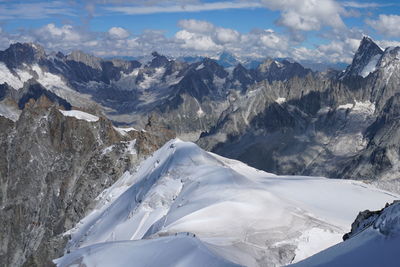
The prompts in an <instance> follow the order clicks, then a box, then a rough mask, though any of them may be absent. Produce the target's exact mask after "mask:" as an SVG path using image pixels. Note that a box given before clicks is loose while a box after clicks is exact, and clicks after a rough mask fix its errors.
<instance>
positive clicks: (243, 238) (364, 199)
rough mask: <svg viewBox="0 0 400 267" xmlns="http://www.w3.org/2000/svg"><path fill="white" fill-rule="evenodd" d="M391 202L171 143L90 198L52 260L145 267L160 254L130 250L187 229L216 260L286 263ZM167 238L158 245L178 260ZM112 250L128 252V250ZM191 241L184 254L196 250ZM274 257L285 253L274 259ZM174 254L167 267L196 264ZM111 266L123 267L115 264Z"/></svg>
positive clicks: (350, 186) (358, 185) (371, 191)
mask: <svg viewBox="0 0 400 267" xmlns="http://www.w3.org/2000/svg"><path fill="white" fill-rule="evenodd" d="M396 197H397V196H395V195H392V194H390V193H388V192H385V191H382V190H378V189H376V188H374V187H372V186H369V185H366V184H364V183H362V182H358V181H352V180H336V179H326V178H320V177H303V176H276V175H274V174H270V173H266V172H263V171H259V170H256V169H254V168H251V167H249V166H247V165H245V164H243V163H241V162H238V161H235V160H230V159H226V158H223V157H221V156H217V155H215V154H212V153H208V152H205V151H203V150H201V149H200V148H199V147H197V146H196V145H195V144H193V143H190V142H182V141H180V140H177V139H176V140H171V141H170V142H168V143H167V144H166V145H164V146H163V147H162V148H161V149H160V150H158V151H157V152H155V153H154V155H153V156H152V157H150V158H148V159H147V160H146V161H144V162H143V163H142V164H141V166H140V168H139V169H138V170H137V172H136V173H134V174H131V173H129V172H126V173H124V175H123V176H122V177H121V178H120V179H119V180H118V181H117V182H116V183H115V184H114V185H113V186H112V187H110V188H109V189H107V190H105V191H104V192H103V193H102V194H101V195H100V196H99V197H98V198H97V200H98V205H97V207H96V208H95V209H94V210H93V211H92V212H91V213H90V214H89V215H88V216H87V217H85V218H84V219H83V220H82V221H81V222H79V223H78V224H77V226H76V227H75V228H73V229H71V230H70V231H68V232H67V233H66V234H71V240H70V242H69V244H68V246H67V249H68V250H70V251H71V253H70V254H66V255H65V256H64V257H63V258H61V259H58V260H57V261H56V262H57V263H58V266H72V263H75V264H76V263H77V262H79V261H82V262H85V263H86V264H87V265H86V266H109V265H107V264H106V263H105V262H103V261H98V262H96V264H94V263H93V261H92V260H95V259H96V258H97V257H103V258H104V257H113V258H116V259H117V260H118V259H122V258H123V259H128V258H129V259H130V260H131V262H137V261H136V260H137V259H138V258H137V256H135V255H142V258H140V259H141V260H140V261H142V260H143V262H148V261H147V260H150V259H148V257H150V258H151V259H152V260H153V261H151V263H149V264H147V265H146V266H161V265H160V264H159V263H160V262H163V260H164V257H163V256H162V255H164V254H162V255H161V256H160V255H159V254H152V252H151V251H154V250H152V249H154V248H149V250H147V249H146V248H145V246H144V247H141V246H139V245H137V246H136V244H141V243H140V242H143V244H145V243H146V242H154V244H161V243H163V241H162V240H166V239H163V238H164V237H163V236H169V237H168V239H167V240H171V242H172V240H175V239H176V238H178V237H176V236H175V234H176V233H180V232H190V233H193V234H195V235H196V238H198V239H199V240H200V241H201V242H202V243H203V244H204V246H206V247H207V249H209V250H210V251H212V253H214V254H215V255H218V258H221V257H222V258H224V259H226V260H228V261H231V262H234V263H236V264H240V265H244V266H265V265H266V263H268V264H269V265H268V266H279V265H282V264H289V263H290V262H291V261H290V259H291V258H290V256H292V257H294V258H295V261H299V260H302V259H304V258H306V257H309V256H311V255H313V254H315V253H317V252H319V251H321V250H323V249H325V248H328V247H330V246H332V245H334V244H336V243H338V242H339V241H340V238H341V236H342V235H343V234H344V233H345V232H348V231H349V230H350V225H351V223H352V222H353V221H354V219H355V217H356V216H357V214H358V212H359V211H361V210H365V209H380V208H382V207H383V206H384V204H385V203H386V202H391V201H392V200H393V199H395V198H396ZM147 239H151V241H149V240H147ZM129 240H132V241H129ZM134 240H136V241H134ZM137 240H141V241H137ZM194 240H196V239H194ZM120 241H125V242H124V243H120ZM175 241H176V240H175ZM175 241H174V242H175ZM200 241H199V242H200ZM115 242H117V243H115ZM130 242H131V243H130ZM174 242H172V243H171V245H170V246H168V249H171V250H172V251H175V252H174V253H180V254H181V257H184V255H186V254H185V253H186V252H184V251H182V252H180V246H179V245H177V247H176V248H173V246H174V245H173V244H175V243H174ZM176 242H178V241H176ZM193 242H197V241H193ZM178 243H179V242H178ZM119 244H124V245H123V246H124V247H129V248H132V249H131V250H129V251H131V252H130V253H131V254H129V255H128V254H126V253H123V252H122V250H123V251H126V248H123V247H122V246H120V245H119ZM196 244H197V245H196V246H194V247H195V248H194V250H195V251H196V252H194V251H193V252H191V253H192V254H193V255H197V254H198V253H202V252H201V251H197V250H199V249H200V250H204V247H203V246H202V245H201V246H200V245H198V243H196ZM155 246H156V245H155ZM156 247H157V246H156ZM136 248H137V249H136ZM157 248H158V247H157ZM160 250H161V251H162V249H160ZM157 251H158V250H157ZM282 251H285V252H288V253H289V254H290V253H292V254H290V255H289V257H288V259H283V260H282V259H281V252H282ZM174 253H172V254H171V255H172V256H171V257H172V258H174V257H175V255H176V254H174ZM106 255H107V256H106ZM146 255H147V256H146ZM149 255H152V256H149ZM202 257H203V256H201V258H202ZM177 258H178V259H177V262H176V263H175V265H171V266H196V265H191V264H192V262H190V261H187V262H186V264H182V262H181V261H180V260H179V258H180V257H177ZM289 258H290V259H289ZM78 259H79V261H77V260H78ZM204 260H206V259H204ZM200 262H201V261H200ZM113 266H124V265H123V264H122V263H121V264H119V262H118V261H116V262H115V264H113ZM138 266H142V265H138ZM162 266H170V265H168V264H167V265H163V264H162ZM203 266H212V265H211V264H206V265H203Z"/></svg>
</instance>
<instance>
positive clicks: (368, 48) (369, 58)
mask: <svg viewBox="0 0 400 267" xmlns="http://www.w3.org/2000/svg"><path fill="white" fill-rule="evenodd" d="M382 54H383V51H382V49H381V48H380V47H379V46H378V45H377V44H375V43H374V41H372V40H371V38H369V37H366V36H365V37H364V38H363V39H362V40H361V43H360V47H359V48H358V50H357V52H356V54H355V56H354V58H353V62H352V63H351V65H349V66H348V67H347V69H346V71H345V72H344V73H343V75H342V78H346V77H348V76H362V77H364V78H365V77H367V76H368V75H369V74H370V73H371V72H372V71H373V70H375V67H376V65H377V63H378V61H379V59H380V58H381V56H382Z"/></svg>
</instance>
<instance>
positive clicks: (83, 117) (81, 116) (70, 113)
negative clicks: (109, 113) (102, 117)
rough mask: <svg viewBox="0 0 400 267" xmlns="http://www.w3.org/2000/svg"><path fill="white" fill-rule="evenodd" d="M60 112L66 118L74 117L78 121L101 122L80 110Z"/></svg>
mask: <svg viewBox="0 0 400 267" xmlns="http://www.w3.org/2000/svg"><path fill="white" fill-rule="evenodd" d="M59 111H60V112H61V113H62V114H63V115H64V116H66V117H74V118H76V119H78V120H85V121H88V122H95V121H98V120H99V117H97V116H95V115H92V114H89V113H86V112H83V111H80V110H61V109H59Z"/></svg>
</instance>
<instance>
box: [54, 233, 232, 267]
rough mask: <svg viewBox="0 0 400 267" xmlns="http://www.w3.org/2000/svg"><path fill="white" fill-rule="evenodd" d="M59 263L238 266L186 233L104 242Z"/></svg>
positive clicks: (143, 266) (69, 256) (79, 251)
mask: <svg viewBox="0 0 400 267" xmlns="http://www.w3.org/2000/svg"><path fill="white" fill-rule="evenodd" d="M82 254H84V255H85V256H84V257H82ZM56 263H57V265H58V266H135V267H148V266H160V267H161V266H162V267H186V266H190V267H206V266H207V267H239V265H237V264H234V263H231V262H228V261H227V260H225V259H223V258H221V257H218V256H217V255H215V254H214V253H212V252H211V251H210V250H209V249H208V248H207V247H206V246H205V245H204V244H203V243H202V242H200V241H199V240H198V239H197V238H195V237H193V235H187V234H186V233H180V234H179V235H177V236H173V237H162V238H158V239H152V240H140V241H117V242H106V243H101V244H97V245H94V246H90V247H86V248H83V249H81V250H78V251H75V252H73V253H71V254H67V255H66V256H65V257H63V258H61V259H58V260H56Z"/></svg>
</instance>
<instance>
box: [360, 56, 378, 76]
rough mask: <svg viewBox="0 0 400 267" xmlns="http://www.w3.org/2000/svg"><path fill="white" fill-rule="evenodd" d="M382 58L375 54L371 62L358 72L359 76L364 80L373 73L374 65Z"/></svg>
mask: <svg viewBox="0 0 400 267" xmlns="http://www.w3.org/2000/svg"><path fill="white" fill-rule="evenodd" d="M381 57H382V55H380V54H377V55H375V56H374V57H373V58H371V60H370V61H369V62H368V64H367V65H366V66H365V67H364V68H363V70H362V71H361V72H360V75H361V76H362V77H363V78H365V77H367V76H368V75H369V74H370V73H372V72H374V71H375V70H376V65H377V64H378V62H379V59H380V58H381Z"/></svg>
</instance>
